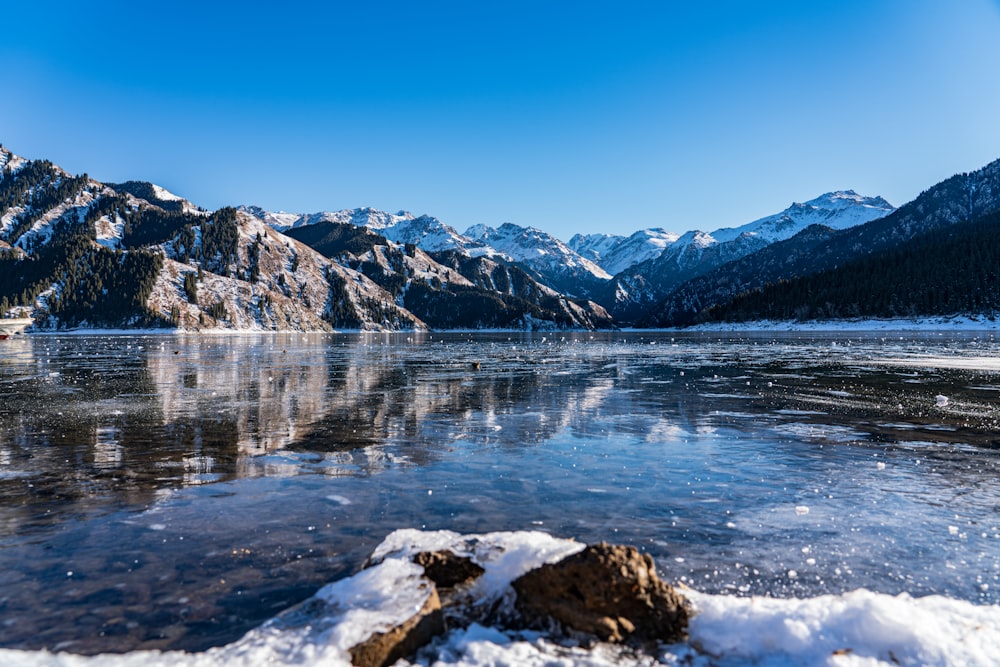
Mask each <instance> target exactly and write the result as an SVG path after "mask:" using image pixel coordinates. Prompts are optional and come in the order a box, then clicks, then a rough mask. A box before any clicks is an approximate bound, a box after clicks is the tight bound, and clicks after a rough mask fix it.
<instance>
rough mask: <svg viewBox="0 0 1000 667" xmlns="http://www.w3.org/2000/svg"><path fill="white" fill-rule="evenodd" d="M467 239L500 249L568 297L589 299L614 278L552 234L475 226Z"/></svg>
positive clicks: (516, 227) (513, 227)
mask: <svg viewBox="0 0 1000 667" xmlns="http://www.w3.org/2000/svg"><path fill="white" fill-rule="evenodd" d="M465 236H466V237H468V238H470V239H472V240H473V241H478V242H479V243H481V244H483V245H488V246H490V247H492V248H494V249H496V250H497V251H498V252H499V253H501V254H502V255H503V256H505V257H509V258H510V259H511V260H513V261H514V262H517V264H518V265H519V266H521V267H523V268H525V269H526V270H527V271H529V272H530V273H531V274H532V275H534V276H536V277H537V278H538V279H539V281H540V282H543V283H545V284H546V285H548V286H550V287H552V288H554V289H556V290H558V291H560V292H564V293H566V294H573V295H576V296H589V295H590V294H592V293H593V292H594V291H596V290H597V289H598V288H599V287H601V286H602V285H603V284H604V283H605V282H607V281H608V280H610V279H611V274H609V273H608V272H607V271H605V270H604V269H602V268H601V267H600V266H598V265H597V264H595V263H594V262H592V261H590V260H589V259H585V258H583V257H581V256H580V255H579V254H577V253H576V252H575V251H573V250H572V249H571V248H570V247H569V246H568V245H566V244H565V243H563V242H562V241H560V240H559V239H557V238H555V237H554V236H552V235H551V234H548V233H546V232H543V231H541V230H539V229H535V228H533V227H521V226H519V225H515V224H512V223H509V222H506V223H504V224H502V225H500V226H499V227H489V226H487V225H473V226H472V227H469V228H468V229H467V230H465Z"/></svg>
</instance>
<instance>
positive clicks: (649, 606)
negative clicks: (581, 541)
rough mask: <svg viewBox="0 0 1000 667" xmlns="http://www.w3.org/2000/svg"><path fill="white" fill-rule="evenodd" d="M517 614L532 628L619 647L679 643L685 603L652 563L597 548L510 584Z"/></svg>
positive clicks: (627, 552) (633, 553)
mask: <svg viewBox="0 0 1000 667" xmlns="http://www.w3.org/2000/svg"><path fill="white" fill-rule="evenodd" d="M512 585H513V587H514V590H515V591H516V592H517V601H516V603H515V606H516V609H517V611H518V612H519V613H520V614H521V615H522V617H523V618H524V620H525V621H526V622H527V623H528V624H529V625H532V626H541V627H543V628H544V627H546V626H551V625H552V621H553V620H554V621H556V622H557V623H558V624H559V625H561V626H562V627H563V629H566V630H572V631H576V632H583V633H587V634H592V635H596V636H597V637H598V638H599V639H601V640H603V641H606V642H612V643H621V642H624V641H626V640H629V639H636V640H640V641H662V642H667V643H671V642H676V641H680V640H682V639H684V638H685V636H686V630H687V623H688V607H687V601H686V600H685V599H684V598H683V597H682V596H681V595H680V594H679V593H677V592H676V591H675V590H674V588H673V587H672V586H670V585H669V584H667V583H665V582H663V581H661V580H660V579H659V578H658V577H657V576H656V570H655V566H654V564H653V559H652V558H651V557H650V556H649V555H648V554H640V553H639V551H638V550H636V549H635V548H634V547H626V546H620V545H608V544H607V543H604V542H602V543H601V544H598V545H592V546H589V547H587V548H586V549H584V550H583V551H581V552H580V553H578V554H576V555H573V556H570V557H568V558H566V559H564V560H562V561H559V562H558V563H553V564H550V565H543V566H541V567H539V568H536V569H534V570H532V571H531V572H528V573H527V574H525V575H523V576H522V577H520V578H519V579H517V580H516V581H514V582H513V584H512Z"/></svg>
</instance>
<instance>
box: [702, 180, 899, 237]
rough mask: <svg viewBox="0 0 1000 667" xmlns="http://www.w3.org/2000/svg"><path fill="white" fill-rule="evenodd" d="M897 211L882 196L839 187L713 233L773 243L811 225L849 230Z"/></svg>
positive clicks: (716, 235) (720, 235)
mask: <svg viewBox="0 0 1000 667" xmlns="http://www.w3.org/2000/svg"><path fill="white" fill-rule="evenodd" d="M894 210H895V208H893V206H892V205H891V204H890V203H889V202H887V201H886V200H885V199H883V198H882V197H864V196H862V195H859V194H858V193H856V192H855V191H854V190H839V191H837V192H828V193H826V194H824V195H820V196H819V197H816V198H815V199H811V200H809V201H807V202H805V203H804V204H799V203H793V204H792V205H791V206H789V207H788V208H786V209H785V210H784V211H782V212H781V213H776V214H774V215H769V216H767V217H764V218H760V219H759V220H754V221H753V222H750V223H747V224H745V225H742V226H740V227H734V228H724V229H717V230H715V231H714V232H712V234H711V236H712V238H714V239H715V240H716V241H717V242H718V243H726V242H728V241H732V240H734V239H737V238H739V237H740V236H742V235H749V236H754V237H757V238H761V239H763V240H765V241H767V242H768V243H774V242H775V241H783V240H785V239H790V238H792V237H793V236H795V235H796V234H798V233H799V232H801V231H802V230H803V229H805V228H806V227H809V226H811V225H823V226H824V227H829V228H831V229H847V228H849V227H856V226H858V225H861V224H864V223H866V222H870V221H872V220H875V219H877V218H881V217H884V216H886V215H888V214H890V213H892V212H893V211H894Z"/></svg>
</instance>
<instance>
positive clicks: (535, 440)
mask: <svg viewBox="0 0 1000 667" xmlns="http://www.w3.org/2000/svg"><path fill="white" fill-rule="evenodd" d="M998 406H1000V342H998V341H997V340H995V339H994V338H993V336H992V335H991V334H982V335H978V336H977V335H976V334H972V333H967V334H958V335H955V334H949V335H947V336H941V335H936V334H931V333H927V334H920V335H905V334H903V335H900V334H889V333H886V332H880V333H879V334H877V335H874V334H872V335H866V334H861V333H850V334H847V333H845V334H840V335H832V334H818V333H810V334H794V333H785V334H766V335H764V334H760V335H752V334H739V335H720V334H711V333H697V334H693V333H692V334H678V333H653V334H650V333H640V332H621V333H597V334H591V333H583V332H580V333H554V334H553V333H547V334H542V333H537V334H521V333H507V332H504V333H476V334H457V333H456V334H412V333H411V334H392V335H383V334H360V335H359V334H352V335H347V334H343V335H268V336H252V337H224V336H115V335H108V336H32V337H20V338H16V339H11V340H8V341H4V342H2V343H0V628H2V629H0V647H7V648H18V649H31V650H35V649H42V648H46V649H51V650H66V651H71V652H76V653H86V654H92V653H99V652H106V651H113V652H123V651H132V650H138V649H184V650H192V651H193V650H202V649H206V648H207V647H210V646H218V645H223V644H227V643H230V642H232V641H234V640H236V639H237V638H239V637H240V636H241V635H243V634H244V633H245V632H246V631H247V630H249V629H250V628H252V627H254V626H257V625H259V624H260V623H261V622H263V621H265V620H267V619H269V618H271V617H273V616H274V615H276V614H277V613H278V612H280V611H281V610H283V609H285V608H287V607H289V606H291V605H293V604H295V603H297V602H299V601H301V600H303V599H305V598H307V597H309V596H310V595H312V594H313V593H314V592H315V591H316V590H317V589H319V588H320V587H321V586H322V585H324V584H326V583H329V582H331V581H334V580H338V579H342V578H344V577H346V576H348V575H351V574H354V573H355V572H357V571H358V570H359V568H360V566H361V564H362V562H363V561H364V560H365V558H366V557H367V556H368V555H369V554H370V553H371V552H372V550H373V549H374V548H375V547H376V546H377V545H378V544H379V543H380V542H381V541H382V540H383V539H384V538H385V537H386V536H387V535H388V534H389V533H391V532H392V531H393V530H395V529H397V528H418V529H424V530H437V529H447V530H452V531H457V532H459V533H485V532H491V531H508V530H534V531H544V532H547V533H550V534H551V535H553V536H555V537H560V538H575V539H576V540H580V541H584V542H596V541H600V540H607V541H611V542H618V543H625V544H632V545H635V546H637V547H639V548H641V549H643V550H645V551H648V552H649V553H650V554H651V555H652V556H653V557H654V558H655V560H656V562H657V565H658V567H659V569H660V571H661V574H662V576H663V577H664V578H665V579H666V580H667V581H681V582H684V583H685V584H687V585H689V586H691V587H692V588H695V589H697V590H700V591H703V592H705V593H724V594H728V595H733V596H749V595H771V596H775V597H800V598H809V597H815V596H818V595H822V594H835V595H840V594H844V593H847V592H849V591H854V590H855V589H859V588H866V589H868V590H870V591H875V592H881V593H890V594H895V593H900V592H908V593H910V594H912V595H913V596H915V597H916V596H925V595H929V594H941V595H945V596H948V597H951V598H956V599H959V600H964V601H968V602H971V603H974V604H976V605H991V604H996V603H998V602H1000V456H998V452H1000V425H998V418H1000V407H998Z"/></svg>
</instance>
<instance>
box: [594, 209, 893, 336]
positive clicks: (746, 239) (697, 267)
mask: <svg viewBox="0 0 1000 667" xmlns="http://www.w3.org/2000/svg"><path fill="white" fill-rule="evenodd" d="M894 210H895V209H894V208H893V207H892V206H891V205H890V204H889V203H888V202H887V201H885V200H884V199H882V198H881V197H863V196H861V195H858V194H857V193H856V192H854V191H853V190H846V191H838V192H830V193H827V194H824V195H821V196H819V197H817V198H815V199H812V200H810V201H808V202H805V203H804V204H799V203H794V204H792V205H791V206H789V207H788V208H786V209H785V210H784V211H781V212H780V213H776V214H774V215H770V216H767V217H764V218H760V219H758V220H754V221H753V222H750V223H747V224H745V225H741V226H739V227H734V228H723V229H718V230H716V231H714V232H712V233H711V234H709V233H706V232H703V231H698V230H693V231H689V232H686V233H685V234H683V235H682V236H681V237H680V238H678V239H677V240H676V241H674V242H673V243H671V244H669V245H667V246H666V247H665V248H664V250H663V252H662V253H661V254H660V255H659V256H657V257H655V258H653V259H650V260H646V261H644V262H641V263H638V264H635V265H633V266H631V267H629V268H627V269H625V270H624V271H621V272H620V273H618V274H617V275H616V276H615V279H614V280H613V281H611V283H609V284H608V286H607V287H605V289H604V291H603V292H601V293H599V294H596V295H595V298H596V300H597V301H598V303H600V304H601V305H603V306H604V307H605V308H607V309H608V311H609V312H610V313H611V314H612V315H613V316H614V317H615V319H616V320H618V321H619V322H632V321H634V320H635V318H637V317H641V316H642V315H643V314H644V313H645V311H646V310H648V309H649V308H651V307H653V305H654V304H656V303H658V302H659V301H661V300H662V299H663V298H665V297H666V295H667V294H669V293H670V292H671V291H673V290H674V289H676V288H678V287H679V286H680V285H681V284H682V283H684V282H686V281H688V280H691V279H692V278H696V277H698V276H700V275H703V274H705V273H707V272H709V271H713V270H715V269H717V268H718V267H720V266H722V265H724V264H726V263H728V262H731V261H734V260H737V259H740V258H742V257H746V256H748V255H752V254H753V253H756V252H758V251H760V250H763V249H764V248H766V247H768V246H769V245H771V244H773V243H775V242H778V241H784V240H787V239H789V238H791V237H793V236H795V235H796V234H798V233H799V232H801V231H803V230H804V229H806V228H808V227H809V226H810V225H814V224H820V225H824V226H827V227H831V228H835V229H846V228H849V227H854V226H858V225H861V224H864V223H867V222H871V221H873V220H876V219H879V218H882V217H884V216H886V215H888V214H890V213H892V212H893V211H894Z"/></svg>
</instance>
